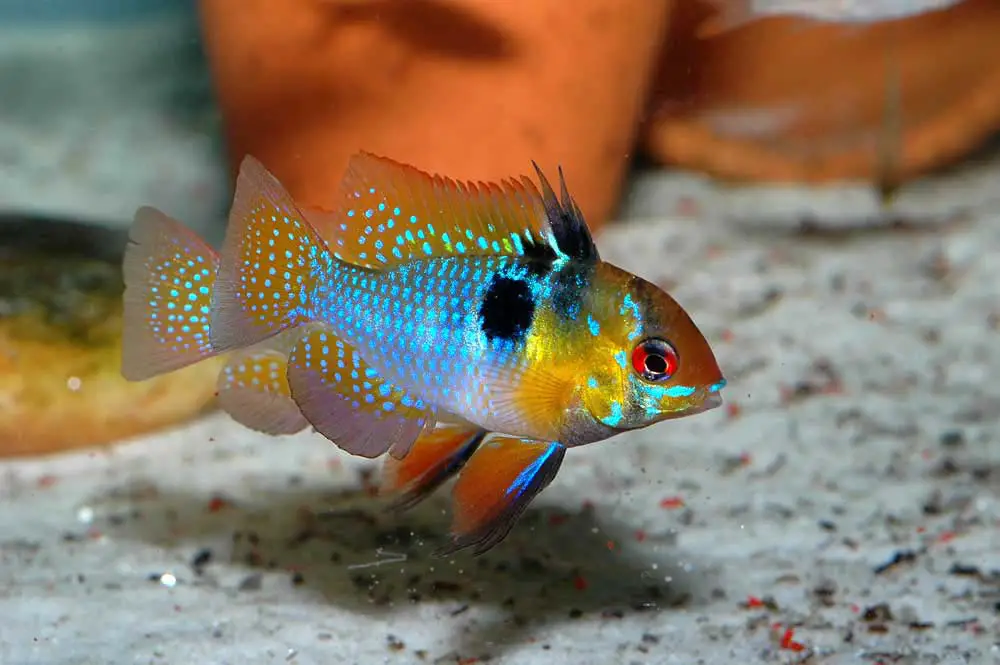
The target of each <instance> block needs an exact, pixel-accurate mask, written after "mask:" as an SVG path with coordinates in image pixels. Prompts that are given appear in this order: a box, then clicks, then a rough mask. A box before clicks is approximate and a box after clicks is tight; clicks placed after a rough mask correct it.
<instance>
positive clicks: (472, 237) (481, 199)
mask: <svg viewBox="0 0 1000 665" xmlns="http://www.w3.org/2000/svg"><path fill="white" fill-rule="evenodd" d="M340 187H341V198H340V199H339V201H338V202H337V204H335V206H334V207H333V209H331V210H329V211H323V212H322V213H320V214H319V216H320V217H321V218H323V223H326V224H331V223H332V224H336V226H337V229H336V231H335V233H334V234H331V235H335V236H336V237H335V238H334V239H332V240H331V242H330V248H331V249H332V250H333V252H334V254H335V255H336V256H338V258H341V259H343V260H345V261H349V262H351V263H355V264H357V265H360V266H363V267H366V268H377V269H385V268H389V267H392V266H394V265H397V264H399V263H404V262H406V261H411V260H414V259H426V258H431V257H440V256H458V255H466V256H470V255H473V256H474V255H484V254H500V255H503V254H508V255H512V256H537V257H540V258H547V259H554V258H555V257H556V255H557V254H559V253H560V252H559V251H558V250H555V249H554V248H553V247H552V246H551V245H552V243H554V242H555V239H554V238H555V237H554V235H553V233H552V229H551V228H550V225H549V217H548V215H547V211H546V206H545V203H544V201H543V199H542V195H541V194H540V193H539V191H538V189H537V188H536V187H535V185H534V183H533V182H532V181H531V180H530V179H528V178H526V177H521V178H519V179H516V180H515V179H506V180H502V181H500V182H499V183H495V182H489V183H485V182H479V183H474V182H460V181H456V180H452V179H451V178H446V177H444V176H440V175H430V174H428V173H425V172H424V171H421V170H419V169H417V168H414V167H412V166H407V165H405V164H401V163H399V162H396V161H394V160H391V159H388V158H385V157H379V156H376V155H373V154H370V153H365V152H362V153H359V154H357V155H355V156H353V157H352V158H351V160H350V162H349V163H348V168H347V172H346V174H345V176H344V179H343V180H342V181H341V186H340ZM317 212H318V211H313V215H316V214H317ZM328 237H329V236H328Z"/></svg>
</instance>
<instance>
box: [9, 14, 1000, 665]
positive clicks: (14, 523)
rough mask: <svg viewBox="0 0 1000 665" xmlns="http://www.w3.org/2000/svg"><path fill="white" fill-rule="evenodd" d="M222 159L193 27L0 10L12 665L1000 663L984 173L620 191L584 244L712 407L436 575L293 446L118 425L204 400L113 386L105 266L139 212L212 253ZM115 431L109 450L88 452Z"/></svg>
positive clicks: (552, 495)
mask: <svg viewBox="0 0 1000 665" xmlns="http://www.w3.org/2000/svg"><path fill="white" fill-rule="evenodd" d="M273 1H275V2H277V1H279V0H273ZM289 1H291V0H289ZM297 1H300V2H307V1H312V0H297ZM315 1H317V2H321V1H323V0H315ZM373 1H377V0H373ZM384 1H394V0H384ZM395 1H403V2H405V1H407V0H395ZM442 1H444V0H442ZM29 4H30V5H31V6H30V9H29V8H28V5H29ZM428 4H435V3H434V2H430V0H428ZM855 4H857V3H855ZM897 4H898V3H897ZM222 134H223V131H222V119H221V116H220V113H219V111H218V109H217V105H216V103H215V101H214V98H213V89H212V84H211V80H210V77H209V73H208V70H207V67H206V63H205V56H204V52H203V47H202V45H201V41H200V38H199V26H198V21H197V14H196V12H195V7H194V3H193V2H189V1H178V0H155V1H145V2H138V1H136V2H127V1H122V2H111V1H107V2H94V3H83V2H82V1H79V2H78V1H74V0H62V1H61V2H52V1H50V2H41V1H39V2H36V3H19V2H17V0H0V452H3V453H5V454H4V455H3V456H0V617H3V620H0V663H2V664H3V665H64V664H65V665H77V664H83V663H88V664H89V663H101V664H102V665H103V664H107V665H119V664H121V665H125V664H126V663H157V664H160V663H164V664H166V663H170V664H174V663H176V664H181V665H187V664H193V663H198V664H203V663H204V664H209V663H213V664H214V663H219V664H222V663H298V664H300V665H312V664H320V663H323V664H339V663H345V664H358V665H367V664H368V663H436V664H444V663H449V664H450V663H464V664H465V665H471V664H473V663H486V662H489V663H502V664H507V663H512V664H517V665H533V664H536V663H537V664H539V665H540V664H542V663H567V664H573V665H589V664H594V665H606V664H608V663H623V664H629V665H631V664H632V663H643V664H645V663H653V664H659V663H678V664H682V663H683V664H691V663H705V664H706V665H715V664H716V663H718V664H724V663H742V664H747V665H753V664H757V663H761V664H763V663H825V664H828V665H843V664H847V663H852V664H853V663H858V664H866V665H874V664H875V663H907V664H914V665H918V664H919V665H924V664H927V665H930V664H931V663H934V664H947V665H952V664H953V663H955V664H957V663H983V664H985V663H992V662H1000V651H998V644H1000V614H998V605H997V603H998V602H1000V573H998V572H997V571H1000V547H998V544H1000V532H998V529H1000V422H998V417H997V414H998V413H1000V384H998V383H997V382H996V381H995V380H994V379H993V377H995V376H996V375H997V374H998V373H1000V286H998V285H1000V261H998V260H997V258H998V257H1000V196H998V194H997V192H998V189H997V187H996V183H997V182H998V180H1000V157H998V156H997V154H996V151H995V150H988V151H986V152H984V153H981V154H977V156H976V159H975V160H971V161H970V162H969V163H966V164H963V165H960V166H959V167H955V168H952V169H948V170H947V171H943V172H941V173H936V174H934V175H932V176H927V177H922V178H919V179H917V180H915V181H913V182H910V183H907V184H906V185H905V186H904V187H903V188H902V189H901V190H900V191H899V192H898V193H897V194H896V196H895V199H894V201H893V203H892V206H891V207H890V208H887V207H886V205H885V202H884V201H883V200H882V199H881V198H880V197H879V195H878V193H877V192H876V191H874V189H873V188H872V187H869V186H867V185H859V184H855V183H844V184H839V183H838V184H835V185H832V186H828V187H817V186H803V185H798V184H785V185H737V184H734V183H727V182H722V181H718V180H714V179H712V178H710V177H708V176H706V175H704V174H702V173H698V172H694V171H688V170H681V169H671V168H665V167H654V166H651V165H649V164H644V165H643V166H641V167H640V168H637V169H636V170H635V171H634V172H633V173H631V174H630V179H629V182H628V184H627V187H626V190H625V192H624V194H623V196H622V205H621V209H620V212H619V214H618V216H617V217H618V219H617V220H616V221H615V223H613V224H609V225H607V226H606V227H605V228H603V229H602V230H601V231H600V232H599V233H598V234H597V235H596V241H597V244H598V246H599V249H600V251H601V253H602V256H603V257H604V258H605V259H606V260H608V261H611V262H613V263H615V264H617V265H620V266H622V267H625V268H627V269H628V270H630V271H632V272H634V273H636V274H638V275H640V276H642V277H645V278H646V279H649V280H650V281H652V282H655V283H656V284H658V285H662V286H664V288H666V289H668V290H669V292H670V293H671V294H672V295H673V296H675V297H676V298H677V300H678V301H679V302H681V303H682V304H683V306H684V307H685V309H686V310H687V311H688V312H689V313H691V315H692V317H693V318H694V319H695V320H696V321H697V323H698V325H699V327H700V328H701V329H702V330H703V331H704V333H705V335H706V337H708V338H709V340H710V342H711V344H712V346H713V348H714V349H715V352H716V354H717V356H718V358H719V361H720V364H721V366H722V367H723V370H724V372H725V374H726V376H727V379H728V380H729V386H728V387H727V389H726V395H725V397H726V404H725V406H724V407H723V408H720V409H716V410H714V411H711V412H709V413H706V414H702V415H699V416H697V417H693V418H685V419H680V420H677V421H676V422H667V423H662V424H660V425H657V426H654V427H651V428H648V429H644V430H639V431H635V432H629V433H626V434H623V435H621V436H619V437H616V438H615V439H613V440H610V441H605V442H601V443H598V444H595V445H591V446H586V447H582V448H580V449H578V450H573V451H571V452H570V453H569V454H568V455H567V459H566V462H565V464H564V466H563V468H562V469H561V471H560V473H559V475H558V477H557V479H556V480H555V481H554V482H553V484H552V485H551V487H549V488H548V489H546V491H545V492H544V493H543V494H542V495H541V496H540V497H539V499H538V500H537V501H536V502H535V503H533V504H532V505H531V507H530V508H529V509H528V510H527V511H526V513H525V515H524V517H523V518H522V520H521V521H520V522H518V524H517V525H516V526H515V528H514V529H513V531H512V532H511V535H510V536H509V538H508V539H507V540H506V541H504V542H503V543H502V544H501V545H500V546H498V547H497V548H496V549H494V550H492V551H490V552H489V553H487V554H486V555H484V556H482V557H478V558H473V557H468V556H465V555H457V556H453V557H448V558H444V559H441V558H434V557H433V556H432V552H433V550H434V549H435V548H436V547H437V546H438V545H440V544H442V542H443V541H444V540H445V538H446V536H447V533H448V528H449V519H448V511H449V509H450V507H449V499H448V496H449V495H448V492H447V491H439V492H438V493H437V494H436V495H434V496H433V497H432V498H431V499H430V500H428V501H427V502H426V503H423V504H420V505H419V506H418V507H417V508H415V509H414V510H412V511H410V512H408V513H404V514H402V515H396V514H393V513H389V512H387V511H385V509H384V508H385V506H384V504H383V503H381V502H380V501H379V500H378V499H377V498H376V497H374V496H373V494H374V486H375V484H376V480H374V479H375V478H377V473H378V469H379V463H378V462H372V461H370V460H364V459H360V458H356V457H351V456H349V455H346V454H344V453H342V452H340V451H339V450H337V449H336V448H335V447H334V446H332V445H331V444H330V443H329V442H328V441H326V440H325V439H323V438H322V437H321V436H319V435H317V434H315V433H314V432H309V431H305V432H302V433H299V434H296V435H293V436H288V437H270V436H266V435H263V434H260V433H256V432H252V431H250V430H248V429H246V428H243V427H241V426H239V425H238V424H236V423H235V422H233V420H232V419H230V418H228V417H227V416H226V415H225V414H221V413H218V412H215V411H209V412H208V413H205V412H203V411H198V413H197V414H190V416H189V417H186V418H184V419H183V420H182V421H181V422H179V423H172V424H170V425H169V426H163V425H162V423H161V424H158V425H157V426H155V427H154V426H153V425H151V424H149V425H148V426H147V425H143V427H139V426H138V425H136V423H138V422H140V421H143V419H144V418H146V417H150V416H149V414H150V413H152V412H153V411H156V410H157V409H158V408H161V407H160V406H159V405H161V404H162V401H163V396H164V395H170V396H172V397H173V396H177V399H178V400H181V399H187V400H188V401H190V402H191V403H197V402H199V401H201V402H207V401H208V400H209V399H210V397H211V395H212V393H213V391H214V390H215V384H214V373H215V371H216V368H215V367H214V366H213V367H209V368H208V369H207V370H201V371H200V373H198V372H194V373H190V374H186V375H184V376H183V377H182V378H179V379H177V380H175V381H174V382H172V383H169V382H164V383H159V384H156V385H155V386H152V387H148V388H143V389H139V388H136V387H134V386H132V387H128V386H127V384H125V382H124V381H123V380H122V379H121V378H120V376H119V362H120V339H119V334H120V316H121V313H120V299H121V298H120V294H121V286H122V285H121V281H120V274H119V264H120V260H121V258H120V253H121V249H122V248H123V247H124V244H125V238H126V229H127V227H128V225H129V224H130V223H131V221H132V217H133V214H134V213H135V210H136V208H137V207H139V206H141V205H153V206H156V207H159V208H162V209H163V210H165V211H168V212H169V214H171V215H172V216H175V217H177V218H178V219H180V220H183V221H184V222H185V223H186V224H188V225H189V226H191V227H192V228H194V229H195V230H197V231H198V232H199V233H202V234H204V235H205V236H206V237H208V238H209V239H210V240H211V241H212V242H218V241H219V240H220V239H221V237H222V232H223V230H224V221H225V217H226V214H227V213H228V208H229V205H230V203H231V195H232V194H231V189H230V188H231V180H230V165H229V164H228V163H227V158H226V154H225V149H224V144H223V139H222ZM512 175H514V174H512ZM128 385H131V384H128ZM127 390H131V391H134V392H126V391H127ZM102 400H105V401H113V402H114V403H115V404H117V405H119V407H120V408H119V412H120V413H119V416H120V417H118V418H117V419H114V418H110V417H109V419H108V421H107V422H102V423H98V425H94V423H93V422H90V423H89V424H90V425H93V426H94V427H98V426H100V427H106V428H107V429H106V430H101V431H102V432H104V431H111V432H115V433H116V436H115V437H114V439H115V445H113V446H110V447H106V446H93V445H89V444H88V446H86V447H83V446H82V445H77V443H75V442H74V439H78V440H80V441H82V440H84V439H85V438H86V436H87V434H88V433H87V432H85V431H83V430H84V428H82V427H81V428H79V429H78V430H77V431H74V423H78V422H83V420H82V419H83V418H84V416H85V413H86V411H87V410H88V409H90V410H93V409H94V408H95V407H94V406H93V405H98V404H100V403H102ZM88 405H90V406H88ZM178 408H180V407H178ZM15 412H16V413H18V414H20V415H18V416H16V418H21V420H16V419H15V417H14V416H11V415H10V414H12V413H15ZM112 421H114V422H112ZM151 422H153V421H152V420H150V423H151ZM130 426H135V427H137V428H138V429H143V428H146V429H149V430H150V431H148V432H145V431H144V432H141V433H128V434H127V435H121V436H118V434H120V433H121V432H131V430H130V429H129V427H130ZM53 430H57V431H59V432H58V433H59V434H60V435H61V438H60V441H61V444H60V445H62V444H66V441H70V443H68V444H66V445H64V446H63V447H64V448H66V450H62V449H59V446H57V445H56V444H53V445H52V446H51V448H47V449H45V450H42V449H41V447H40V446H42V444H41V443H38V444H37V446H36V443H35V440H34V439H32V437H35V436H37V437H38V440H39V441H40V440H41V438H42V435H41V434H37V433H38V432H42V431H45V432H46V436H48V435H50V434H51V432H52V431H53ZM102 443H106V442H102ZM45 445H48V444H45ZM33 447H34V448H35V450H34V452H35V453H38V454H33ZM15 453H16V456H15V455H14V454H15ZM41 453H45V454H41Z"/></svg>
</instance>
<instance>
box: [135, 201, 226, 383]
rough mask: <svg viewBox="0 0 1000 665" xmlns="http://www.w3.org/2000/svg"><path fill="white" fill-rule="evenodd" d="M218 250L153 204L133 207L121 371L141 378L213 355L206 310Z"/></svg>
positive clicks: (140, 379)
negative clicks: (153, 206) (215, 250)
mask: <svg viewBox="0 0 1000 665" xmlns="http://www.w3.org/2000/svg"><path fill="white" fill-rule="evenodd" d="M217 267H218V256H217V255H216V254H215V252H214V251H213V250H212V248H211V247H210V246H209V245H208V244H207V243H205V241H204V240H202V239H201V238H199V237H198V235H197V234H195V233H194V232H193V231H191V230H190V229H188V228H187V227H185V226H184V225H183V224H181V223H180V222H178V221H177V220H175V219H173V218H171V217H168V216H167V215H166V214H164V213H162V212H160V211H159V210H156V209H155V208H150V207H142V208H139V210H137V211H136V213H135V220H134V222H133V224H132V228H131V230H130V231H129V243H128V246H127V247H126V248H125V258H124V261H123V264H122V272H123V275H124V279H125V295H124V316H123V318H124V324H123V328H122V376H124V377H125V378H126V379H128V380H129V381H143V380H145V379H149V378H151V377H154V376H157V375H158V374H164V373H167V372H172V371H174V370H176V369H180V368H182V367H185V366H187V365H192V364H194V363H196V362H198V361H200V360H204V359H206V358H209V357H211V356H213V355H215V353H216V351H215V350H214V349H213V347H212V344H211V340H210V334H209V332H210V326H209V315H210V312H211V305H212V288H213V286H214V284H215V275H216V270H217Z"/></svg>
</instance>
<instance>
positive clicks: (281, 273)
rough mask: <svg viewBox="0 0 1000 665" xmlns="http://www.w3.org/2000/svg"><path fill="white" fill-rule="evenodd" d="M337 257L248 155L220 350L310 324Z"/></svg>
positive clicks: (234, 215)
mask: <svg viewBox="0 0 1000 665" xmlns="http://www.w3.org/2000/svg"><path fill="white" fill-rule="evenodd" d="M333 261H334V259H333V257H332V255H331V254H330V252H329V250H328V249H327V246H326V243H325V242H324V241H323V239H322V238H320V236H319V235H318V234H317V233H316V230H315V229H314V228H313V227H312V226H311V225H310V224H309V222H308V221H306V219H305V216H304V215H303V214H302V212H301V211H300V210H299V209H298V208H297V207H296V205H295V202H294V201H293V200H292V197H291V196H290V195H289V194H288V192H287V191H285V189H284V187H282V185H281V183H280V182H278V180H277V179H276V178H275V177H274V176H273V175H271V174H270V173H269V172H268V171H267V169H265V168H264V166H263V165H261V163H260V162H258V161H257V160H256V159H254V158H253V157H250V156H247V157H246V158H245V159H244V160H243V163H242V164H241V165H240V173H239V177H238V178H237V180H236V194H235V197H234V200H233V208H232V210H231V211H230V213H229V227H228V228H227V230H226V238H225V241H224V242H223V246H222V253H221V260H220V265H219V276H218V281H217V283H216V289H215V298H214V300H213V303H212V317H213V318H212V330H211V342H212V346H213V348H215V349H216V350H218V351H230V350H233V349H239V348H245V347H248V346H251V345H253V344H256V343H258V342H261V341H263V340H265V339H268V338H269V337H272V336H273V335H276V334H277V333H279V332H281V331H282V330H285V329H287V328H290V327H293V326H295V325H298V324H300V323H305V322H307V321H309V320H310V318H311V317H310V314H309V309H310V307H309V306H310V298H311V296H312V291H313V287H314V285H315V284H316V280H317V278H319V277H320V276H321V275H323V274H328V273H329V270H330V268H331V267H332V265H333Z"/></svg>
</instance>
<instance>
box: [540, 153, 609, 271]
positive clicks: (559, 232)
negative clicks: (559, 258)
mask: <svg viewBox="0 0 1000 665" xmlns="http://www.w3.org/2000/svg"><path fill="white" fill-rule="evenodd" d="M531 165H532V166H534V167H535V173H537V174H538V181H539V184H540V185H541V189H542V203H543V205H544V206H545V216H546V218H547V219H548V222H549V227H550V228H551V229H552V235H553V237H554V239H555V243H556V249H557V250H558V251H559V252H560V253H562V254H565V255H566V256H568V257H569V258H571V259H575V260H583V261H597V260H598V259H599V258H600V256H599V255H598V253H597V246H596V245H595V244H594V239H593V237H592V236H591V235H590V229H589V228H588V227H587V222H586V220H585V219H584V218H583V214H582V213H581V212H580V208H579V206H577V204H576V201H574V200H573V197H572V196H570V193H569V188H568V187H567V186H566V178H565V176H564V175H563V170H562V167H561V166H560V167H559V185H560V190H561V198H562V200H561V201H560V200H559V198H556V193H555V191H554V190H553V189H552V185H550V184H549V181H548V178H546V177H545V174H544V173H542V170H541V168H539V166H538V164H537V163H535V162H534V161H532V162H531Z"/></svg>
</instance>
